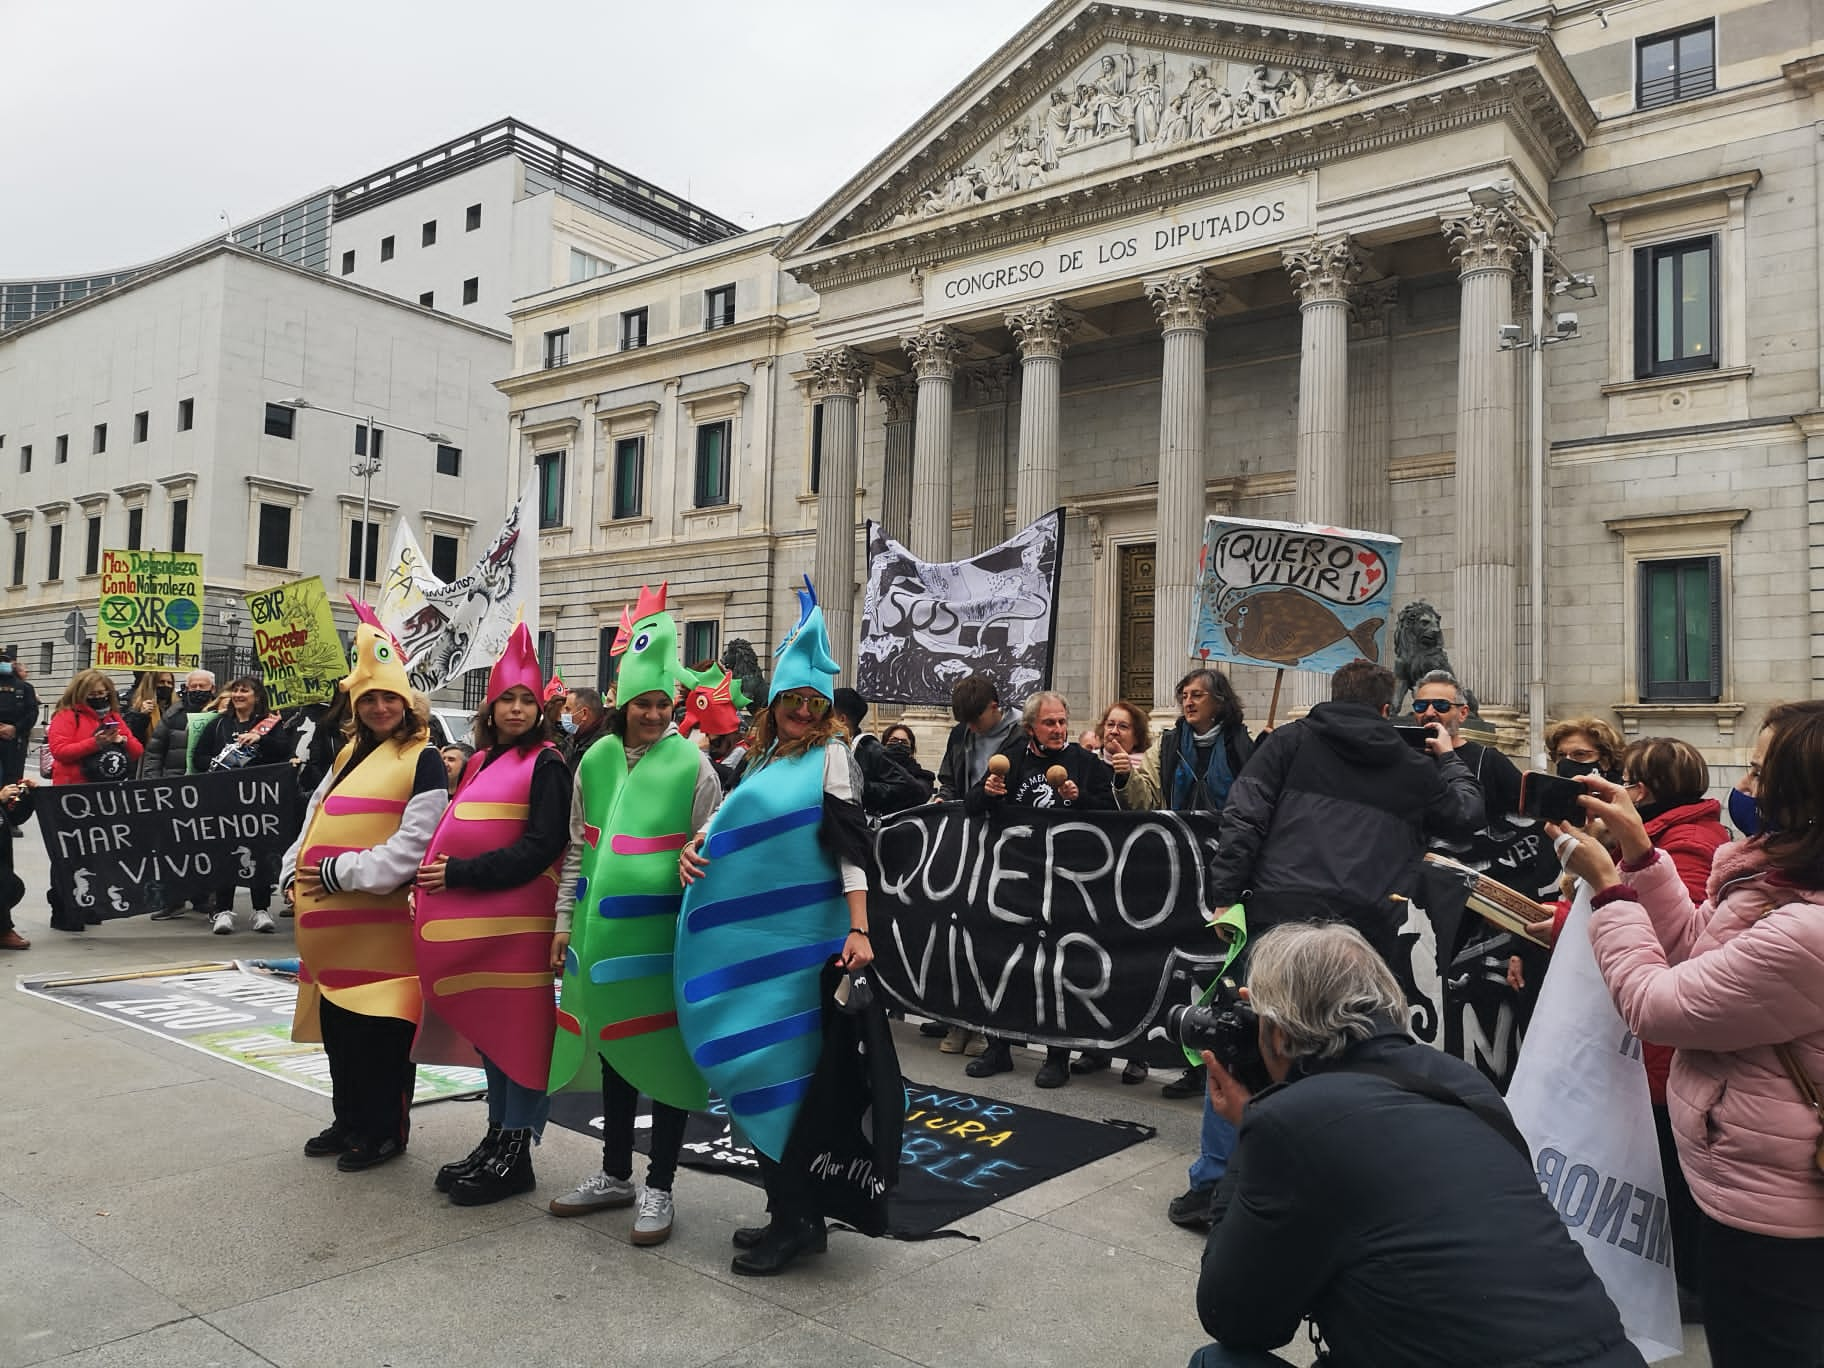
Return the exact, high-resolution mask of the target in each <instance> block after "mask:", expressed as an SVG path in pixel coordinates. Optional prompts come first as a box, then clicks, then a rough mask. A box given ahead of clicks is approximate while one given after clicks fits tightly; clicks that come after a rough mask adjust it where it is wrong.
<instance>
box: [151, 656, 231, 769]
mask: <svg viewBox="0 0 1824 1368" xmlns="http://www.w3.org/2000/svg"><path fill="white" fill-rule="evenodd" d="M214 702H215V675H214V674H213V673H212V672H211V671H209V670H192V671H190V673H189V674H187V675H185V676H184V687H183V688H182V689H181V690H179V691H178V693H177V696H176V699H175V701H174V702H173V704H172V705H171V706H169V707H167V708H164V709H163V710H162V711H161V712H160V714H159V718H158V724H157V725H156V726H154V727H153V728H152V730H151V732H150V734H148V736H147V737H146V758H145V762H144V763H143V764H142V765H141V766H140V776H141V777H142V778H145V779H174V778H177V777H179V776H181V775H185V774H188V773H190V770H191V766H190V752H191V751H192V750H193V749H194V748H195V745H196V743H197V741H198V740H200V739H201V738H202V734H203V728H205V727H207V726H208V725H209V724H210V723H211V722H213V721H215V713H214V712H213V711H212V710H211V708H210V704H212V703H214Z"/></svg>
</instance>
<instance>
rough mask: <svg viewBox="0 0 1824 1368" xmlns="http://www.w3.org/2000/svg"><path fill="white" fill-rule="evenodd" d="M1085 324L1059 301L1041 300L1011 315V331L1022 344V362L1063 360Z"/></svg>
mask: <svg viewBox="0 0 1824 1368" xmlns="http://www.w3.org/2000/svg"><path fill="white" fill-rule="evenodd" d="M1082 325H1083V320H1082V318H1081V317H1080V316H1079V315H1078V314H1076V313H1075V312H1074V311H1073V310H1071V309H1067V308H1065V307H1064V306H1063V305H1062V304H1060V303H1058V301H1057V300H1055V299H1041V300H1039V301H1038V302H1037V303H1036V304H1028V305H1026V306H1025V307H1024V308H1019V309H1011V310H1009V311H1008V313H1007V330H1008V331H1009V332H1011V333H1012V334H1013V340H1014V341H1015V342H1017V343H1018V344H1019V347H1020V359H1021V360H1022V361H1031V360H1034V359H1036V358H1040V357H1050V358H1052V359H1053V360H1056V359H1058V358H1059V357H1062V356H1063V355H1064V348H1065V347H1066V346H1068V345H1069V344H1070V339H1071V337H1072V336H1073V335H1074V334H1075V333H1076V331H1077V329H1078V328H1080V327H1081V326H1082Z"/></svg>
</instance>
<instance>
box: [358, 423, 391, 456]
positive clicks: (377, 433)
mask: <svg viewBox="0 0 1824 1368" xmlns="http://www.w3.org/2000/svg"><path fill="white" fill-rule="evenodd" d="M385 445H386V429H385V428H382V427H375V428H374V459H375V460H376V461H377V460H379V459H380V449H381V448H382V447H384V446H385ZM355 455H357V456H365V455H367V424H366V423H356V424H355Z"/></svg>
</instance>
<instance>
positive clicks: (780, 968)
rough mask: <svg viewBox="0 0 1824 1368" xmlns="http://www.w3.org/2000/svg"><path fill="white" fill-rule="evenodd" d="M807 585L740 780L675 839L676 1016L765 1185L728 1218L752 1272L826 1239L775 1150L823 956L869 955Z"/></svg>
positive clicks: (837, 733) (816, 1012)
mask: <svg viewBox="0 0 1824 1368" xmlns="http://www.w3.org/2000/svg"><path fill="white" fill-rule="evenodd" d="M798 598H799V618H798V623H797V625H796V626H794V627H793V629H792V631H791V632H790V633H789V634H788V635H787V636H786V638H785V640H784V641H783V642H781V643H780V644H779V647H778V648H777V649H776V650H775V651H774V652H773V655H774V660H775V665H774V670H773V680H772V692H771V695H770V696H769V698H768V700H767V709H766V711H765V712H764V713H763V714H761V716H760V718H759V720H758V721H757V723H756V724H755V728H754V739H753V744H752V745H751V746H750V747H749V750H748V760H747V764H746V767H745V769H744V770H743V771H742V774H741V777H740V780H739V782H738V783H737V784H736V785H735V788H734V789H733V791H732V792H730V793H729V795H728V797H727V798H726V799H724V800H723V803H722V806H721V807H720V808H718V809H717V810H716V815H715V816H714V818H712V819H711V821H710V822H709V824H708V825H707V826H706V827H705V828H704V829H703V830H702V831H700V832H698V833H697V835H696V836H694V837H693V838H692V839H691V840H690V842H689V843H687V844H686V845H685V846H684V848H683V849H682V850H681V851H680V852H679V854H678V873H679V876H680V877H681V878H682V879H683V882H684V884H685V885H686V887H685V893H684V906H683V911H682V912H681V914H680V915H679V918H678V940H677V953H676V955H675V957H674V969H673V973H674V977H675V979H676V988H677V1003H678V1028H679V1030H680V1032H681V1033H682V1034H683V1036H684V1041H685V1044H686V1046H687V1047H688V1048H689V1050H690V1053H691V1057H692V1059H693V1060H694V1061H695V1062H696V1064H697V1066H698V1068H700V1069H701V1070H702V1071H703V1075H704V1077H705V1078H706V1079H707V1080H708V1082H709V1084H710V1087H711V1088H712V1089H713V1090H714V1091H715V1092H716V1094H717V1095H718V1096H720V1097H721V1098H723V1099H724V1101H725V1102H726V1103H727V1105H728V1111H729V1117H730V1120H731V1122H732V1124H733V1125H734V1126H735V1128H736V1129H737V1130H739V1131H740V1133H741V1134H742V1136H743V1137H745V1138H746V1140H747V1141H748V1142H749V1143H750V1144H751V1145H753V1147H754V1150H755V1152H756V1154H757V1155H758V1156H759V1158H760V1172H761V1178H762V1180H763V1182H764V1183H765V1186H766V1195H767V1211H768V1213H769V1215H770V1220H769V1223H768V1224H767V1225H765V1226H751V1227H747V1228H744V1229H740V1230H737V1231H736V1232H735V1234H734V1244H735V1248H736V1250H737V1251H738V1253H737V1254H736V1255H735V1259H734V1263H733V1265H732V1267H733V1269H734V1271H735V1272H736V1273H739V1274H742V1275H745V1276H749V1277H767V1276H770V1275H772V1274H775V1273H779V1272H782V1271H783V1270H784V1269H785V1268H787V1267H788V1266H789V1265H790V1264H791V1263H792V1262H793V1261H795V1260H796V1259H797V1258H798V1257H799V1256H800V1255H802V1254H807V1253H814V1254H821V1253H822V1252H823V1251H824V1249H825V1247H826V1245H827V1242H828V1235H827V1231H826V1229H825V1226H824V1222H823V1218H822V1217H821V1216H820V1215H818V1214H816V1212H815V1211H813V1210H811V1209H810V1208H808V1207H807V1206H806V1205H805V1203H804V1198H803V1197H802V1195H800V1194H798V1193H795V1192H794V1191H792V1190H791V1185H790V1184H789V1183H788V1182H787V1181H785V1180H784V1179H783V1177H782V1172H781V1169H780V1167H779V1160H780V1159H781V1157H782V1156H783V1155H784V1153H785V1146H786V1141H787V1140H788V1139H789V1138H790V1136H791V1133H792V1126H793V1123H794V1122H795V1121H796V1120H797V1118H798V1112H799V1108H800V1105H801V1104H802V1102H803V1099H804V1095H805V1092H806V1091H807V1090H808V1089H809V1087H810V1082H811V1075H812V1074H813V1072H814V1071H815V1069H816V1064H817V1058H818V1054H819V1051H820V1050H821V1048H822V1039H823V1037H822V1003H821V1001H820V995H819V979H820V976H821V974H822V970H823V966H824V965H825V964H827V963H828V962H830V961H831V960H835V961H837V962H838V963H839V964H840V965H841V966H842V967H843V968H844V969H846V970H849V971H851V972H854V971H856V970H860V969H863V968H865V967H866V966H867V965H868V964H870V963H871V962H872V961H873V959H874V951H873V949H872V947H871V946H870V944H869V941H868V876H867V872H866V863H867V860H868V833H867V819H866V817H865V815H864V814H863V812H862V808H861V790H862V780H861V772H860V769H859V768H858V766H857V765H856V763H855V759H854V756H853V755H852V754H851V753H850V750H849V746H848V739H847V732H846V730H845V728H844V726H843V724H842V722H841V720H840V719H839V718H838V717H837V715H836V713H835V711H834V710H833V708H832V706H831V700H832V695H833V694H834V692H835V683H836V673H837V669H838V667H837V664H836V662H835V660H834V659H833V658H832V657H831V654H830V641H829V636H828V634H827V632H826V631H825V628H824V622H823V610H822V609H820V608H819V607H817V595H816V592H815V590H814V589H812V587H811V582H810V580H809V578H808V577H807V578H806V580H805V587H804V588H803V589H801V590H799V591H798Z"/></svg>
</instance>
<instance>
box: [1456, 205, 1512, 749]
mask: <svg viewBox="0 0 1824 1368" xmlns="http://www.w3.org/2000/svg"><path fill="white" fill-rule="evenodd" d="M1444 234H1445V237H1446V238H1447V239H1448V240H1449V242H1450V250H1451V254H1452V255H1453V256H1454V257H1455V258H1456V261H1457V270H1458V273H1459V275H1460V276H1461V279H1462V293H1461V295H1460V296H1459V302H1458V306H1457V307H1458V312H1457V467H1456V515H1457V516H1456V522H1457V565H1456V572H1455V576H1454V581H1455V588H1456V605H1455V612H1454V619H1455V620H1454V621H1453V622H1452V623H1451V624H1450V625H1451V627H1452V629H1453V635H1452V639H1451V641H1450V655H1451V660H1452V663H1453V664H1455V666H1456V667H1457V673H1458V675H1459V676H1460V677H1461V678H1462V680H1463V683H1464V685H1465V686H1466V687H1468V688H1470V689H1473V690H1474V691H1475V692H1476V693H1477V694H1478V695H1480V698H1481V701H1482V703H1483V705H1484V711H1495V712H1500V711H1507V710H1511V709H1513V708H1514V707H1515V705H1516V703H1517V701H1518V699H1519V696H1520V688H1519V678H1518V673H1519V671H1518V663H1517V660H1516V637H1517V635H1518V624H1517V618H1516V600H1517V595H1518V587H1519V579H1518V570H1517V564H1518V559H1519V548H1520V517H1519V508H1520V480H1519V471H1518V468H1517V467H1516V465H1515V459H1514V376H1513V369H1512V365H1511V363H1510V362H1509V359H1508V358H1507V356H1506V355H1504V354H1503V353H1502V351H1501V350H1500V346H1499V337H1498V330H1499V328H1500V326H1501V324H1502V323H1504V322H1506V321H1507V316H1508V307H1509V301H1510V300H1511V299H1512V297H1513V275H1514V263H1515V261H1516V260H1517V259H1518V258H1519V255H1520V253H1521V251H1522V250H1523V248H1524V245H1525V244H1524V243H1523V241H1522V239H1521V237H1520V234H1519V231H1518V230H1517V229H1516V227H1515V225H1514V223H1513V221H1512V219H1511V218H1510V217H1509V216H1508V215H1506V214H1504V213H1502V212H1500V211H1499V210H1489V209H1482V208H1475V209H1471V210H1470V211H1469V212H1468V213H1466V214H1464V215H1462V216H1460V217H1457V218H1452V219H1446V220H1445V221H1444ZM1496 720H1499V719H1496Z"/></svg>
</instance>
